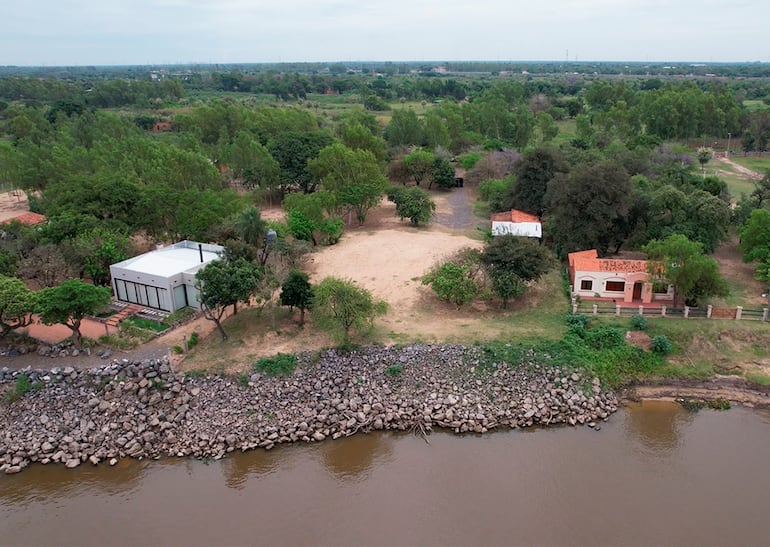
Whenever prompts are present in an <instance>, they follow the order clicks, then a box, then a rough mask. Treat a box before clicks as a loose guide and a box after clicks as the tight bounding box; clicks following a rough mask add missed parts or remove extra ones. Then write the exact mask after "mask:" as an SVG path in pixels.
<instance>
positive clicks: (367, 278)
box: [308, 229, 481, 340]
mask: <svg viewBox="0 0 770 547" xmlns="http://www.w3.org/2000/svg"><path fill="white" fill-rule="evenodd" d="M466 247H474V248H480V247H481V242H479V241H475V240H472V239H469V238H467V237H464V236H459V235H452V234H448V233H444V232H435V231H424V230H420V229H412V230H392V229H386V230H381V231H378V232H372V233H367V232H354V233H351V234H348V235H346V236H345V237H344V238H343V239H342V241H340V242H339V243H338V244H337V245H335V246H333V247H330V248H328V249H326V250H324V252H322V253H318V254H315V255H313V256H312V258H311V259H310V260H311V262H310V264H309V267H308V271H309V273H310V275H311V280H312V281H313V282H314V283H317V282H319V281H321V280H322V279H323V278H324V277H327V276H335V277H341V278H346V279H351V280H353V281H355V282H356V283H357V284H358V285H359V286H361V287H364V288H366V289H367V290H369V291H371V292H372V294H373V295H374V297H375V298H379V299H382V300H385V301H386V302H388V305H389V311H388V313H387V315H386V316H385V317H383V318H381V319H379V320H378V325H380V326H381V328H382V329H384V330H385V331H386V332H392V333H396V334H398V333H404V334H406V333H408V334H409V335H410V336H412V337H414V336H417V337H420V338H425V339H430V340H439V339H444V338H446V336H447V335H449V334H453V333H455V332H456V329H457V328H458V324H459V323H463V324H467V322H468V319H469V318H468V317H462V318H461V319H456V317H457V315H458V314H457V311H456V309H455V308H454V307H451V309H447V307H445V306H442V305H436V303H435V297H433V296H432V294H431V293H430V289H429V288H428V287H425V286H423V285H422V276H423V275H424V274H425V273H426V272H427V271H428V270H429V269H430V268H431V267H432V266H433V265H435V264H436V263H438V262H439V261H440V260H442V259H444V258H446V257H448V256H450V255H452V254H454V253H456V252H457V251H458V250H460V249H463V248H466ZM462 315H464V314H462ZM450 316H451V317H450Z"/></svg>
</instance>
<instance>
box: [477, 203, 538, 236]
mask: <svg viewBox="0 0 770 547" xmlns="http://www.w3.org/2000/svg"><path fill="white" fill-rule="evenodd" d="M490 220H491V221H492V235H493V236H503V235H511V236H521V237H536V238H541V237H543V226H542V224H540V219H539V218H538V217H537V215H532V214H529V213H525V212H524V211H519V210H517V209H511V210H510V211H505V212H503V213H492V216H491V217H490Z"/></svg>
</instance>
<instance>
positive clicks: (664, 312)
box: [660, 304, 666, 317]
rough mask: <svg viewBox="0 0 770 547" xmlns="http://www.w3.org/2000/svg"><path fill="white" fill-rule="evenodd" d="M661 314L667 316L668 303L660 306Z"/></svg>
mask: <svg viewBox="0 0 770 547" xmlns="http://www.w3.org/2000/svg"><path fill="white" fill-rule="evenodd" d="M660 316H661V317H666V305H665V304H663V305H662V306H661V307H660Z"/></svg>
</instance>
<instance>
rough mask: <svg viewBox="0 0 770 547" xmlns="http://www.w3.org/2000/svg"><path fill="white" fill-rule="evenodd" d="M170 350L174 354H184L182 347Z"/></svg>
mask: <svg viewBox="0 0 770 547" xmlns="http://www.w3.org/2000/svg"><path fill="white" fill-rule="evenodd" d="M171 349H173V350H174V353H176V354H180V353H184V348H183V347H182V346H174V347H172V348H171Z"/></svg>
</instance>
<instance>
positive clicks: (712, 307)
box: [706, 304, 714, 319]
mask: <svg viewBox="0 0 770 547" xmlns="http://www.w3.org/2000/svg"><path fill="white" fill-rule="evenodd" d="M712 311H714V306H712V305H711V304H709V307H708V308H706V317H708V318H709V319H711V312H712Z"/></svg>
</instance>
